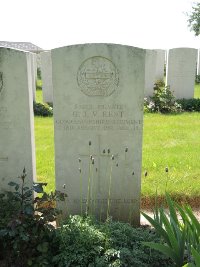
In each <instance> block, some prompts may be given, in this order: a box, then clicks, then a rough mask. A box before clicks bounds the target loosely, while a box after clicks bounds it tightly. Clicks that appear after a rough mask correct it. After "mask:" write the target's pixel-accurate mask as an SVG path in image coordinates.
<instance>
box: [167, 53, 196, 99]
mask: <svg viewBox="0 0 200 267" xmlns="http://www.w3.org/2000/svg"><path fill="white" fill-rule="evenodd" d="M196 61H197V49H194V48H174V49H170V50H169V52H168V60H167V77H166V83H167V85H169V86H170V90H171V91H172V92H173V93H174V95H175V97H176V98H177V99H182V98H185V99H190V98H193V97H194V85H195V75H196Z"/></svg>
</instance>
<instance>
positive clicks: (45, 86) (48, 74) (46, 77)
mask: <svg viewBox="0 0 200 267" xmlns="http://www.w3.org/2000/svg"><path fill="white" fill-rule="evenodd" d="M40 55H41V73H42V94H43V102H46V103H53V84H52V62H51V51H46V52H43V53H41V54H40Z"/></svg>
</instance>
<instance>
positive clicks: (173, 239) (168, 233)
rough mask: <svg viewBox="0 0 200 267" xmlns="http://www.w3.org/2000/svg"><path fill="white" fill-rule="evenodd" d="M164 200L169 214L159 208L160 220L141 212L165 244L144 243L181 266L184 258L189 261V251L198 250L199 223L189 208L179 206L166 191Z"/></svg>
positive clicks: (199, 241)
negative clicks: (179, 217)
mask: <svg viewBox="0 0 200 267" xmlns="http://www.w3.org/2000/svg"><path fill="white" fill-rule="evenodd" d="M166 201H167V204H168V207H169V214H168V216H167V215H166V214H165V211H164V209H163V208H159V209H158V212H159V217H160V221H159V220H157V219H155V218H154V219H153V218H151V217H150V216H148V215H147V214H145V213H142V214H143V216H144V217H145V218H146V219H147V220H148V221H149V222H150V223H151V224H152V225H153V226H154V227H155V230H156V232H157V234H158V235H159V236H161V237H162V238H163V239H164V241H165V244H156V243H152V242H150V243H149V242H145V243H144V244H145V245H147V246H149V247H151V248H153V249H157V250H158V251H160V252H162V253H164V254H165V255H167V256H168V257H170V258H171V259H172V260H173V261H174V262H175V264H176V266H177V267H181V266H183V265H184V263H185V261H186V259H187V261H188V262H189V261H191V255H192V252H191V251H193V252H194V249H197V250H200V223H199V222H198V220H197V219H196V217H195V216H194V214H193V212H192V210H191V208H189V207H187V206H186V207H184V208H182V207H180V206H179V205H178V204H177V203H175V202H173V201H172V199H171V198H170V196H169V194H167V193H166ZM177 213H179V214H180V216H181V218H182V222H180V220H179V219H178V215H177ZM192 248H194V249H192ZM194 253H195V252H194Z"/></svg>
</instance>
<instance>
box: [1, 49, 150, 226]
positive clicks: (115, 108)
mask: <svg viewBox="0 0 200 267" xmlns="http://www.w3.org/2000/svg"><path fill="white" fill-rule="evenodd" d="M146 52H147V53H148V51H146V50H144V49H139V48H134V47H130V46H122V45H111V44H85V45H75V46H68V47H63V48H57V49H53V50H52V51H51V57H50V59H51V60H50V62H52V81H53V102H54V142H55V172H56V173H55V177H56V189H57V190H61V191H63V190H66V193H67V194H68V198H67V203H65V204H64V205H62V206H61V208H62V209H63V211H64V213H67V212H68V213H70V214H77V213H78V214H81V213H82V214H83V213H85V212H87V213H95V214H96V216H97V217H98V218H101V219H105V218H106V217H107V216H109V215H111V216H112V217H113V218H114V219H117V220H122V221H128V222H131V223H135V224H139V218H140V211H139V208H140V192H141V190H140V187H141V157H142V128H143V99H144V87H145V69H146V57H147V54H146ZM32 62H33V60H32V57H31V54H30V53H28V52H22V51H19V50H13V49H9V48H0V188H1V190H3V189H9V187H8V186H7V183H8V182H9V181H10V180H12V179H13V178H15V177H17V176H18V175H19V174H20V173H21V172H22V170H23V168H24V167H25V168H26V172H27V181H28V184H29V185H31V183H32V181H33V180H35V179H36V166H35V144H34V124H33V121H34V117H33V79H34V73H33V71H32V68H31V65H32Z"/></svg>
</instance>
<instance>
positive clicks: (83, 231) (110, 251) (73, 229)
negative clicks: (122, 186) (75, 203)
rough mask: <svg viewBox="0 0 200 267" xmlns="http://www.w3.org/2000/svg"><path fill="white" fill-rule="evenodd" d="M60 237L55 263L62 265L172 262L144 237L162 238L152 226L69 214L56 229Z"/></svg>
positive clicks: (137, 266)
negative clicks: (102, 220)
mask: <svg viewBox="0 0 200 267" xmlns="http://www.w3.org/2000/svg"><path fill="white" fill-rule="evenodd" d="M57 235H58V239H59V240H61V242H60V247H59V254H58V255H57V256H55V257H54V263H55V264H57V265H58V266H60V267H65V266H80V267H85V266H91V267H106V266H118V267H122V266H134V267H156V266H157V267H160V266H163V267H164V266H168V267H169V266H171V264H172V262H171V261H170V260H169V259H168V258H167V257H165V256H163V255H162V254H160V253H158V252H157V251H155V250H152V249H149V248H148V247H146V246H144V245H143V244H142V242H143V241H155V242H161V239H160V238H159V237H158V236H156V235H155V232H154V230H152V229H150V228H148V227H143V228H133V227H132V226H131V225H130V224H127V223H120V222H114V221H112V220H111V219H109V220H107V221H106V222H105V223H102V222H98V221H96V220H94V219H93V218H91V217H81V216H70V217H69V218H68V219H67V220H66V221H64V222H63V225H62V227H61V228H59V229H58V231H57Z"/></svg>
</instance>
